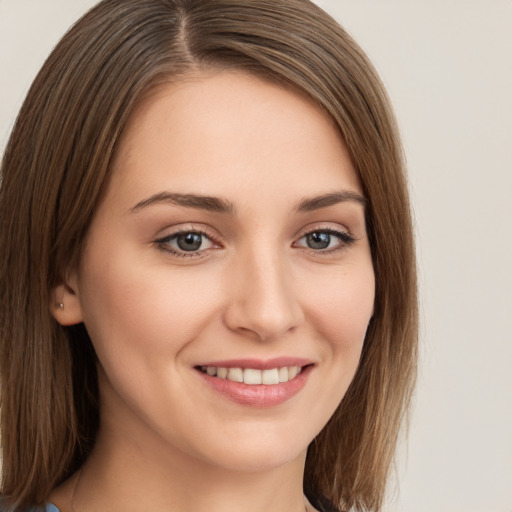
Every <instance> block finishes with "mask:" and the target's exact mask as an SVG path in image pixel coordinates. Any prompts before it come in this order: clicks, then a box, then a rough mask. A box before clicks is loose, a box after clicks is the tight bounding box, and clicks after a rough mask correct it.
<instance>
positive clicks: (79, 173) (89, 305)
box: [0, 0, 417, 512]
mask: <svg viewBox="0 0 512 512" xmlns="http://www.w3.org/2000/svg"><path fill="white" fill-rule="evenodd" d="M0 219H1V220H0V223H1V224H0V226H1V231H0V247H1V249H0V250H1V251H2V253H1V258H0V261H1V271H0V276H1V283H2V285H1V300H0V304H1V309H0V315H1V344H2V345H1V357H2V360H1V379H2V449H3V479H2V495H3V496H4V507H5V509H6V510H14V511H21V510H24V509H26V508H27V507H33V506H42V505H44V504H47V505H46V506H47V510H52V511H54V510H55V508H57V509H58V510H60V511H61V512H68V511H76V512H86V511H89V510H140V509H148V510H154V511H158V510H176V511H179V510H194V511H203V510H208V511H216V510H223V511H230V510H246V511H254V512H256V511H262V510H266V511H278V510H279V511H283V510H289V511H303V510H308V511H311V510H356V509H361V510H370V509H371V510H379V509H380V507H381V505H382V502H383V497H384V490H385V482H386V477H387V473H388V469H389V466H390V462H391V459H392V455H393V451H394V447H395V444H396V439H397V435H398V429H399V426H400V424H401V420H402V418H403V415H404V413H405V411H406V409H407V406H408V403H409V400H410V395H411V391H412V386H413V381H414V374H415V357H416V331H417V314H416V283H415V263H414V248H413V239H412V228H411V218H410V213H409V204H408V196H407V188H406V183H405V176H404V165H403V162H402V157H401V151H400V144H399V138H398V134H397V131H396V128H395V123H394V119H393V115H392V113H391V110H390V107H389V105H388V101H387V98H386V95H385V93H384V90H383V88H382V85H381V83H380V81H379V79H378V77H377V76H376V73H375V71H374V70H373V68H372V66H371V65H370V63H369V62H368V60H367V58H366V57H365V55H364V54H363V52H362V51H361V50H360V49H359V47H358V46H357V45H356V44H355V43H354V42H353V41H352V39H351V38H350V37H349V36H348V35H347V34H346V33H345V32H344V31H343V30H342V29H341V28H340V27H339V26H338V25H337V24H336V22H334V21H333V20H332V19H331V18H330V17H329V16H328V15H326V14H325V13H324V12H323V11H321V10H320V9H319V8H318V7H316V6H315V5H314V4H311V3H310V2H308V1H307V0H280V1H272V2H268V1H266V0H248V1H246V2H237V1H235V0H212V1H209V0H206V1H205V0H202V1H194V0H137V1H135V0H134V1H131V0H128V1H127V0H106V1H103V2H101V3H100V4H98V5H97V6H96V7H95V8H94V9H92V10H91V11H90V12H89V13H88V14H86V15H85V16H84V17H83V18H82V19H81V20H80V21H79V22H78V23H77V24H76V25H75V26H74V27H73V28H72V29H71V30H70V31H69V32H68V33H67V34H66V36H65V37H64V38H63V39H62V41H61V42H60V43H59V45H58V46H57V47H56V48H55V50H54V51H53V52H52V54H51V55H50V57H49V58H48V60H47V62H46V63H45V65H44V66H43V68H42V70H41V72H40V73H39V75H38V77H37V78H36V80H35V82H34V84H33V86H32V88H31V90H30V92H29V94H28V96H27V99H26V100H25V103H24V105H23V107H22V110H21V112H20V115H19V118H18V120H17V122H16V125H15V127H14V130H13V133H12V136H11V138H10V141H9V144H8V147H7V149H6V153H5V156H4V159H3V162H2V187H1V189H0ZM303 493H304V495H303Z"/></svg>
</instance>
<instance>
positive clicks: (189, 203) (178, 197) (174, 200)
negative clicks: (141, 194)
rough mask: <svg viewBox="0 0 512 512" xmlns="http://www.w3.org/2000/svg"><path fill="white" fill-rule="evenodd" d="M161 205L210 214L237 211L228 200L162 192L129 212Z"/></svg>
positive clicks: (233, 212) (143, 201)
mask: <svg viewBox="0 0 512 512" xmlns="http://www.w3.org/2000/svg"><path fill="white" fill-rule="evenodd" d="M159 203H164V204H171V205H176V206H184V207H186V208H195V209H198V210H206V211H208V212H215V213H229V214H232V215H233V214H235V211H236V209H235V205H234V204H233V203H232V202H230V201H228V200H227V199H222V198H220V197H211V196H203V195H197V194H177V193H172V192H160V193H158V194H154V195H152V196H151V197H148V198H147V199H143V200H142V201H140V202H139V203H137V204H136V205H135V206H134V207H132V208H130V210H129V211H130V213H135V212H138V211H139V210H142V209H143V208H147V207H148V206H151V205H154V204H159Z"/></svg>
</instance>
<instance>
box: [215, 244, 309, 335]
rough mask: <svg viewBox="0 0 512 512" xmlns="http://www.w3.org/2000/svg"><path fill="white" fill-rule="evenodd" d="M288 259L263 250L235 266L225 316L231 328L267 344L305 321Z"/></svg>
mask: <svg viewBox="0 0 512 512" xmlns="http://www.w3.org/2000/svg"><path fill="white" fill-rule="evenodd" d="M285 259H286V258H280V257H279V255H278V254H276V253H273V252H267V253H266V254H262V252H261V251H260V252H259V253H258V254H251V255H246V256H245V257H241V258H239V260H238V261H237V262H236V263H235V264H234V265H233V267H232V268H231V271H230V279H229V290H228V297H229V301H228V304H227V307H226V309H225V314H224V322H225V324H226V325H227V327H228V328H229V329H231V330H233V331H236V332H239V333H243V334H252V335H254V336H255V337H257V338H259V339H260V340H262V341H265V340H271V339H276V338H279V337H281V336H283V335H285V334H287V333H289V332H291V331H293V330H295V329H296V328H297V327H298V326H299V325H300V324H301V323H302V322H303V321H304V314H303V310H302V307H301V305H300V302H299V300H298V296H297V293H296V291H295V283H294V280H293V277H292V272H291V269H290V268H289V264H287V262H286V261H284V260H285Z"/></svg>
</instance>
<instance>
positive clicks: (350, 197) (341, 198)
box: [129, 191, 366, 215]
mask: <svg viewBox="0 0 512 512" xmlns="http://www.w3.org/2000/svg"><path fill="white" fill-rule="evenodd" d="M345 202H353V203H357V204H361V205H363V206H366V199H365V198H364V197H363V196H362V195H360V194H357V193H356V192H351V191H341V192H331V193H328V194H322V195H320V196H315V197H310V198H305V199H302V200H301V201H299V203H297V205H296V206H295V207H294V211H296V212H300V213H307V212H312V211H315V210H320V209H321V208H327V207H328V206H333V205H335V204H338V203H345ZM162 203H163V204H171V205H176V206H184V207H185V208H195V209H198V210H205V211H209V212H215V213H226V214H231V215H235V214H236V208H235V205H234V204H233V203H232V202H231V201H228V200H227V199H224V198H220V197H212V196H203V195H199V194H178V193H173V192H159V193H158V194H154V195H152V196H150V197H148V198H146V199H143V200H142V201H139V202H138V203H137V204H136V205H135V206H133V207H132V208H130V210H129V212H130V213H136V212H138V211H140V210H142V209H143V208H147V207H148V206H151V205H154V204H162Z"/></svg>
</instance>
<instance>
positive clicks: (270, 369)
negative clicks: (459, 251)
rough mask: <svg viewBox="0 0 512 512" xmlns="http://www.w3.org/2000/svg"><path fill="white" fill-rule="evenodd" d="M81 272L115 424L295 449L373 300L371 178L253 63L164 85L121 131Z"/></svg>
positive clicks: (196, 448) (282, 452) (223, 444)
mask: <svg viewBox="0 0 512 512" xmlns="http://www.w3.org/2000/svg"><path fill="white" fill-rule="evenodd" d="M70 287H71V289H72V290H73V291H74V293H75V295H74V299H73V300H75V301H76V303H77V304H78V306H77V307H78V309H77V311H79V315H78V317H77V318H76V320H77V321H78V320H83V321H84V322H85V325H86V327H87V329H88V331H89V334H90V336H91V339H92V341H93V344H94V347H95V349H96V352H97V355H98V359H99V375H100V392H101V397H102V411H101V414H102V429H104V430H105V431H106V432H107V433H108V432H118V433H119V432H122V433H123V436H124V438H125V439H137V443H138V445H140V446H141V450H143V449H144V450H146V453H148V452H147V446H149V445H150V444H151V446H153V447H155V446H157V447H158V450H155V453H158V452H159V451H160V453H165V454H166V456H168V455H169V453H171V454H172V453H176V454H177V453H179V454H180V455H181V456H183V457H185V458H187V457H192V458H193V459H194V460H195V461H196V462H197V461H200V462H202V463H205V464H212V465H215V466H221V467H224V468H229V469H236V470H251V471H252V470H258V469H264V468H270V467H278V466H279V465H283V464H286V463H288V462H291V461H294V460H299V459H301V458H302V457H303V456H304V454H305V450H306V448H307V446H308V444H309V443H310V441H311V440H312V439H313V438H314V437H315V435H316V434H317V433H318V432H319V431H320V430H321V429H322V427H323V426H324V425H325V423H326V422H327V420H328V419H329V417H330V416H331V415H332V413H333V412H334V410H335V409H336V407H337V406H338V404H339V403H340V400H341V399H342V397H343V395H344V394H345V392H346V390H347V387H348V386H349V384H350V382H351V380H352V377H353V376H354V373H355V371H356V368H357V366H358V362H359V358H360V354H361V348H362V345H363V340H364V338H365V332H366V328H367V325H368V322H369V320H370V317H371V315H372V311H373V303H374V273H373V267H372V260H371V255H370V248H369V243H368V237H367V234H366V228H365V213H364V199H363V198H362V189H361V185H360V183H359V180H358V177H357V175H356V172H355V170H354V167H353V165H352V163H351V161H350V158H349V156H348V153H347V149H346V148H345V145H344V144H343V142H342V140H341V138H340V136H339V135H338V132H337V131H336V129H335V127H334V125H333V123H332V122H331V121H330V120H329V118H328V117H327V116H326V115H325V114H323V113H322V112H321V110H320V109H319V108H317V107H316V106H315V105H313V104H312V103H311V102H310V101H309V100H308V99H305V98H304V97H303V96H301V95H299V94H297V93H295V92H292V91H290V90H286V89H284V88H281V87H279V86H276V85H273V84H271V83H268V82H265V81H262V80H260V79H258V78H255V77H252V76H247V75H244V74H241V73H236V72H226V71H223V72H217V73H209V74H203V75H199V76H196V77H191V78H189V79H187V80H185V81H183V82H181V83H180V84H174V85H167V86H165V87H162V88H160V89H159V90H158V91H157V92H156V93H154V94H153V95H152V96H151V97H149V98H148V99H146V101H145V102H144V103H143V104H142V105H141V106H140V107H139V108H138V110H137V111H136V113H135V114H134V115H133V117H132V119H131V121H130V123H129V125H128V127H127V130H126V131H125V134H124V136H123V139H122V141H121V144H120V146H119V148H118V152H117V155H116V159H115V162H114V164H113V174H112V179H111V181H110V183H109V186H108V190H107V191H106V195H105V197H104V199H103V201H102V203H101V205H100V206H99V209H98V211H97V213H96V215H95V218H94V220H93V223H92V225H91V228H90V231H89V234H88V237H87V239H86V245H85V248H84V252H83V258H82V261H81V264H80V266H79V268H78V269H77V272H76V274H75V275H74V276H73V278H72V279H71V280H70ZM62 314H63V313H62ZM297 371H300V373H298V375H296V376H295V373H297ZM241 380H245V381H246V382H240V381H241ZM261 382H262V383H261ZM107 435H108V434H107Z"/></svg>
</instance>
